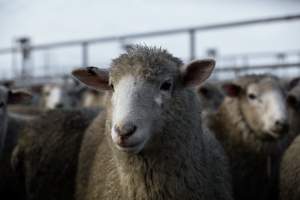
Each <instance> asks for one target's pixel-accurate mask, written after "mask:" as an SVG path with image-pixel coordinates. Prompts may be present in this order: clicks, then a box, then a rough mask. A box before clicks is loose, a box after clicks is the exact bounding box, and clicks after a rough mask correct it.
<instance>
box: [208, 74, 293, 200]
mask: <svg viewBox="0 0 300 200" xmlns="http://www.w3.org/2000/svg"><path fill="white" fill-rule="evenodd" d="M223 89H224V92H225V95H226V97H225V99H224V101H223V103H222V104H221V106H220V107H219V109H218V111H217V112H216V113H212V114H211V115H210V116H208V117H209V119H207V120H206V121H207V125H208V127H209V128H210V130H211V131H212V132H213V133H214V134H215V136H216V137H217V139H218V140H219V141H220V142H221V143H222V145H223V147H224V149H225V151H226V152H227V155H228V156H229V162H230V166H231V173H232V176H233V196H234V199H243V200H248V199H249V200H250V199H251V200H253V199H256V200H261V199H264V200H266V199H272V200H274V199H278V181H279V180H278V179H279V178H278V177H279V162H280V158H281V155H282V153H283V151H284V149H285V148H286V145H287V144H286V140H285V135H287V133H288V117H287V108H286V104H285V93H284V90H283V88H282V86H281V85H280V83H279V79H278V78H277V77H275V76H272V75H266V74H263V75H245V76H242V77H240V78H238V79H237V80H235V81H232V82H228V83H225V84H223Z"/></svg>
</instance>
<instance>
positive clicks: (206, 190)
mask: <svg viewBox="0 0 300 200" xmlns="http://www.w3.org/2000/svg"><path fill="white" fill-rule="evenodd" d="M214 65H215V62H214V60H211V59H205V60H196V61H193V62H191V63H189V64H188V65H186V66H183V65H182V61H180V60H179V59H178V58H176V57H174V56H173V55H171V54H170V53H168V52H167V51H166V50H163V49H161V48H155V47H147V46H140V45H137V46H134V47H133V48H130V49H128V50H127V51H126V52H125V53H124V54H122V55H120V56H119V57H118V58H116V59H114V60H113V61H112V64H111V68H110V70H109V71H108V70H105V69H99V68H96V67H87V68H79V69H76V70H74V71H73V73H72V74H73V76H75V77H76V78H77V79H78V80H80V81H81V82H83V83H85V84H86V85H88V86H89V87H92V88H94V89H97V90H106V91H107V93H108V94H107V95H108V96H107V101H106V102H107V104H106V110H105V111H104V112H103V113H101V114H100V115H99V116H98V117H97V118H96V119H95V121H94V122H93V123H92V124H91V125H90V127H89V128H88V130H87V131H86V133H85V135H84V138H83V142H82V145H81V150H80V155H79V162H78V163H79V166H78V173H77V181H76V182H77V189H76V199H77V200H86V199H88V200H94V199H95V200H96V199H103V200H105V199H115V200H118V199H119V200H121V199H122V200H125V199H128V200H129V199H130V200H142V199H144V200H146V199H147V200H162V199H164V200H168V199H173V200H175V199H185V200H190V199H207V200H208V199H210V200H215V199H224V200H225V199H226V200H227V199H232V197H231V184H230V180H231V178H230V174H229V173H228V165H227V161H226V157H225V154H224V152H223V149H222V148H221V145H220V144H219V143H218V142H217V140H216V139H215V138H214V137H213V135H212V134H210V133H209V132H207V131H206V130H205V129H204V128H203V129H202V125H201V123H199V122H200V120H201V118H200V114H199V113H200V111H201V109H200V108H199V105H200V104H199V102H198V97H197V93H196V90H195V87H196V86H198V85H199V84H201V83H202V82H203V81H205V80H206V79H207V78H208V77H209V76H210V74H211V72H212V70H213V68H214Z"/></svg>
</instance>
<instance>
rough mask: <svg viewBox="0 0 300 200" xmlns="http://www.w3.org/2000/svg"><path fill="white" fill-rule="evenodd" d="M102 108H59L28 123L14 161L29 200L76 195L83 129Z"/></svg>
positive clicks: (65, 198)
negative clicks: (76, 177)
mask: <svg viewBox="0 0 300 200" xmlns="http://www.w3.org/2000/svg"><path fill="white" fill-rule="evenodd" d="M98 112H99V110H97V109H96V110H95V109H74V110H64V109H56V110H51V111H47V112H45V113H44V114H43V115H42V116H41V117H39V118H37V119H35V120H33V121H32V122H31V123H30V124H28V125H27V126H26V127H25V129H24V131H23V134H22V137H20V138H19V141H18V144H17V146H16V147H15V149H14V152H13V156H12V165H13V168H14V170H15V172H16V173H17V175H18V177H20V178H19V182H20V183H21V184H22V185H24V190H25V195H24V196H25V197H26V200H41V199H42V200H69V199H74V192H75V189H74V186H75V176H76V171H77V161H78V154H79V149H80V145H81V141H82V137H83V133H84V132H85V129H86V128H87V127H88V125H89V124H90V123H91V121H92V120H93V119H94V118H95V117H96V115H97V114H98Z"/></svg>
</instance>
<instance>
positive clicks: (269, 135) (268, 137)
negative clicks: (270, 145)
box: [262, 131, 282, 141]
mask: <svg viewBox="0 0 300 200" xmlns="http://www.w3.org/2000/svg"><path fill="white" fill-rule="evenodd" d="M281 137H282V134H280V133H277V132H273V131H269V132H266V133H264V134H263V135H262V139H263V140H264V141H275V140H278V139H280V138H281Z"/></svg>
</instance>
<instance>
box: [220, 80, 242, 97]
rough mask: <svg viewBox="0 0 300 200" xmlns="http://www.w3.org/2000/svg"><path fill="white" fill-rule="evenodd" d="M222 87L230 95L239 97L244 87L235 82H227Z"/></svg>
mask: <svg viewBox="0 0 300 200" xmlns="http://www.w3.org/2000/svg"><path fill="white" fill-rule="evenodd" d="M222 88H223V90H224V92H225V94H226V95H227V96H229V97H238V96H239V95H240V94H241V92H242V88H241V87H240V86H239V85H236V84H234V83H225V84H223V86H222Z"/></svg>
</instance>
